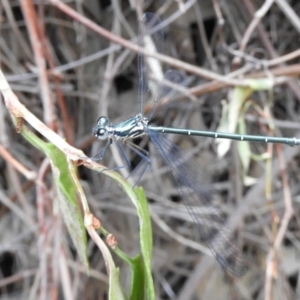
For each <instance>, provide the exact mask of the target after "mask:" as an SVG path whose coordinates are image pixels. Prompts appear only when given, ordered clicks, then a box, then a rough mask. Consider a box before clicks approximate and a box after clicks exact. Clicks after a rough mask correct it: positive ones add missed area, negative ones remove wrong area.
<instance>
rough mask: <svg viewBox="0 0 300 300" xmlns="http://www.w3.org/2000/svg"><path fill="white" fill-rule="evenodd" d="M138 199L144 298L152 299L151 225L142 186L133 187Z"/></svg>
mask: <svg viewBox="0 0 300 300" xmlns="http://www.w3.org/2000/svg"><path fill="white" fill-rule="evenodd" d="M134 191H135V193H136V195H137V197H138V201H137V202H135V203H134V205H135V206H136V208H137V214H138V217H139V222H140V245H141V252H142V256H143V260H144V267H145V287H146V299H147V300H152V299H153V300H154V299H155V292H154V286H153V279H152V272H151V261H152V247H153V244H152V226H151V217H150V212H149V207H148V202H147V199H146V196H145V193H144V189H143V188H141V187H140V188H136V189H134Z"/></svg>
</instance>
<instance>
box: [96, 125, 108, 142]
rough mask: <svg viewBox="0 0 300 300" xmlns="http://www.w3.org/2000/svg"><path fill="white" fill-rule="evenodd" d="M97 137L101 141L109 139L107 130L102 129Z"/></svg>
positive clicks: (98, 131)
mask: <svg viewBox="0 0 300 300" xmlns="http://www.w3.org/2000/svg"><path fill="white" fill-rule="evenodd" d="M95 135H96V137H97V138H98V139H99V140H105V139H106V138H107V130H106V129H105V128H100V129H99V130H97V132H96V134H95Z"/></svg>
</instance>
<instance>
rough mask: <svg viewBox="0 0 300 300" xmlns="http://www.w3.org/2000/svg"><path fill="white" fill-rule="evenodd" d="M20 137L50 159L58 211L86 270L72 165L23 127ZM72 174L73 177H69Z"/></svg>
mask: <svg viewBox="0 0 300 300" xmlns="http://www.w3.org/2000/svg"><path fill="white" fill-rule="evenodd" d="M22 135H23V136H24V137H25V138H26V139H27V141H29V142H30V143H31V144H32V145H34V146H35V147H36V148H38V149H39V150H40V151H42V152H43V153H44V154H45V155H47V157H48V158H49V159H50V162H51V167H52V174H53V183H54V185H55V188H56V192H57V196H58V197H57V199H58V203H59V207H60V211H61V213H62V216H63V219H64V222H65V224H66V226H67V229H68V232H69V234H70V236H71V239H72V241H73V244H74V246H75V248H76V250H77V253H78V256H79V257H80V260H81V262H82V263H83V264H84V266H85V267H86V269H87V270H88V268H89V266H88V259H87V250H86V232H85V228H84V223H83V219H82V215H81V212H80V207H79V203H78V201H77V189H76V186H75V184H74V182H73V179H72V178H76V177H77V176H76V174H75V172H76V169H75V167H74V166H73V165H72V163H70V164H68V162H67V159H66V157H65V155H64V153H63V152H61V151H60V150H59V149H58V148H57V147H55V146H54V145H53V144H50V143H46V142H44V141H43V140H41V139H40V138H38V137H37V136H36V135H35V134H33V133H32V132H30V131H29V130H28V129H27V128H26V127H25V126H24V127H23V130H22ZM72 173H73V176H71V175H72Z"/></svg>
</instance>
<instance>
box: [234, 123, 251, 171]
mask: <svg viewBox="0 0 300 300" xmlns="http://www.w3.org/2000/svg"><path fill="white" fill-rule="evenodd" d="M238 133H239V134H242V135H244V134H246V124H245V121H244V119H243V118H240V121H239V127H238ZM237 149H238V153H239V156H240V159H241V162H242V165H243V171H244V172H243V173H244V176H245V174H247V173H248V170H249V165H250V160H251V149H250V143H249V142H247V141H243V142H239V143H238V144H237Z"/></svg>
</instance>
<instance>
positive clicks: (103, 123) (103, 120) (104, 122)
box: [97, 117, 109, 127]
mask: <svg viewBox="0 0 300 300" xmlns="http://www.w3.org/2000/svg"><path fill="white" fill-rule="evenodd" d="M108 122H109V121H108V118H107V117H100V118H99V119H98V121H97V125H98V126H99V127H103V126H107V125H108Z"/></svg>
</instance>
